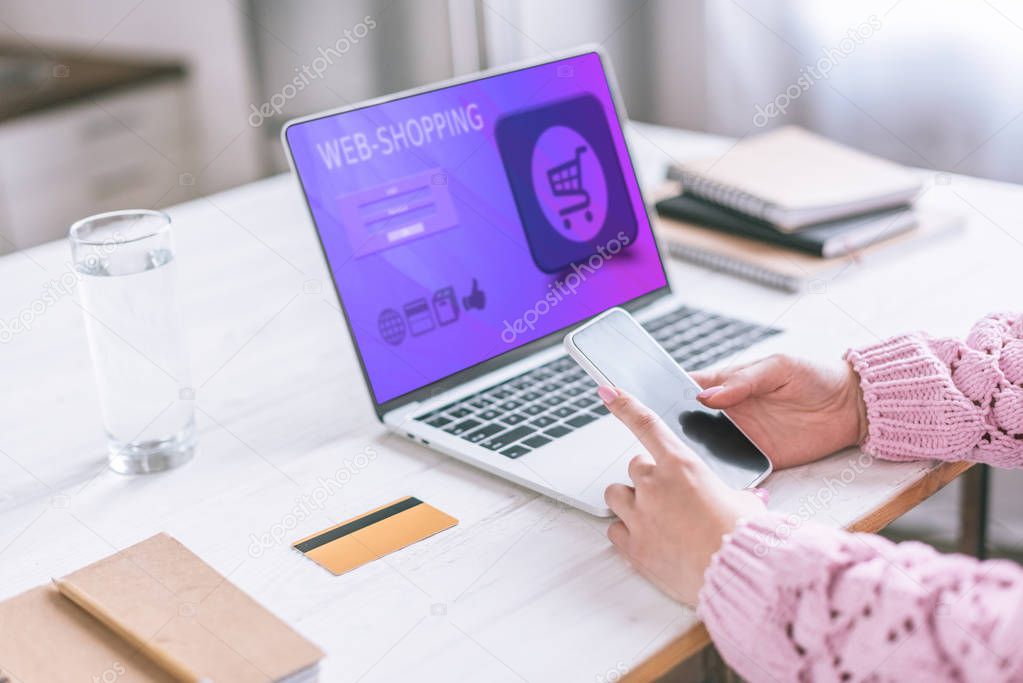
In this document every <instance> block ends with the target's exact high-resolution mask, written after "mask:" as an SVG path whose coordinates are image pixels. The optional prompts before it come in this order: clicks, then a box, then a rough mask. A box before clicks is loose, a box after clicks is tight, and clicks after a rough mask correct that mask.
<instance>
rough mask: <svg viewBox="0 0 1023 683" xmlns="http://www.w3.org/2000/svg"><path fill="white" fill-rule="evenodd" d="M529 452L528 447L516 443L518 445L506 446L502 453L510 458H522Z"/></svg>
mask: <svg viewBox="0 0 1023 683" xmlns="http://www.w3.org/2000/svg"><path fill="white" fill-rule="evenodd" d="M528 452H529V449H528V448H526V447H525V446H520V445H518V444H516V445H514V446H512V447H511V448H506V449H504V450H503V451H501V455H503V456H506V457H509V458H521V457H522V456H523V455H525V454H526V453H528Z"/></svg>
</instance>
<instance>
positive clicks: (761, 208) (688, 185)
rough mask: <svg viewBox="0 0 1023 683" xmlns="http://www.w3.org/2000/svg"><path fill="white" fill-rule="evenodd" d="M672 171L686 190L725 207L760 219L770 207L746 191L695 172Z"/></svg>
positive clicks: (764, 216) (764, 217)
mask: <svg viewBox="0 0 1023 683" xmlns="http://www.w3.org/2000/svg"><path fill="white" fill-rule="evenodd" d="M674 171H675V178H674V180H677V181H679V182H680V183H681V184H682V188H683V189H684V190H685V191H686V192H689V193H691V194H694V195H696V196H698V197H701V198H702V199H706V200H707V201H709V202H713V203H715V204H718V205H720V206H723V207H725V208H726V209H731V210H732V211H738V212H740V213H744V214H746V215H747V216H752V217H754V218H759V219H761V220H767V212H768V209H769V207H770V204H769V203H768V202H765V201H764V200H762V199H758V198H757V197H754V196H753V195H751V194H749V193H748V192H743V191H742V190H739V189H736V188H734V187H731V186H729V185H725V184H723V183H719V182H715V181H713V180H708V179H707V178H704V177H702V176H699V175H696V174H695V173H690V172H688V171H683V170H681V169H674Z"/></svg>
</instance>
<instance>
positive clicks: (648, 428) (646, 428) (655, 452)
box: [597, 386, 684, 461]
mask: <svg viewBox="0 0 1023 683" xmlns="http://www.w3.org/2000/svg"><path fill="white" fill-rule="evenodd" d="M597 394H598V395H599V396H600V398H601V400H602V401H604V405H606V406H607V408H608V410H610V411H611V414H612V415H614V416H615V417H617V418H618V419H619V420H621V421H622V424H624V425H625V426H626V427H628V428H629V431H631V432H632V433H633V434H635V435H636V438H637V439H639V442H640V443H641V444H643V446H644V447H645V448H646V449H647V451H649V453H650V455H652V456H653V458H654V461H658V460H661V459H663V458H672V457H679V456H680V455H681V454H682V453H683V450H684V449H682V448H680V446H681V445H682V442H681V441H679V440H678V437H677V436H675V434H674V433H673V432H672V431H671V430H670V429H668V425H666V424H664V421H663V420H662V419H661V418H660V417H658V415H657V413H655V412H654V411H652V410H650V409H649V408H647V407H646V406H645V405H643V404H642V403H640V402H639V401H637V400H636V399H635V398H634V397H632V396H631V395H629V394H627V393H625V392H624V391H622V390H621V389H616V388H612V387H606V386H601V387H598V388H597Z"/></svg>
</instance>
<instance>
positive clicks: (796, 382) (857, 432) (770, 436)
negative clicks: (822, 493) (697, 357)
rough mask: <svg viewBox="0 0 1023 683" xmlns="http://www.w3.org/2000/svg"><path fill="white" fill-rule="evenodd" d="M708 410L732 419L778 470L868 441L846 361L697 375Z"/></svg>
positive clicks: (766, 362) (761, 363) (783, 359)
mask: <svg viewBox="0 0 1023 683" xmlns="http://www.w3.org/2000/svg"><path fill="white" fill-rule="evenodd" d="M693 379H695V380H696V381H697V382H699V383H700V386H702V387H703V388H704V390H703V392H701V393H700V395H699V396H698V398H699V400H700V402H701V403H703V404H704V405H706V406H707V407H708V408H718V409H722V410H725V411H726V412H727V413H728V416H729V417H730V418H732V420H733V421H734V422H735V423H736V424H737V425H739V428H740V429H742V430H743V431H744V432H746V435H747V436H749V437H750V438H751V439H753V441H754V442H756V444H757V445H758V446H760V447H761V448H762V449H763V450H764V452H765V453H766V454H767V457H769V458H770V459H771V462H772V463H773V464H774V466H775V468H777V469H781V468H784V467H791V466H793V465H801V464H803V463H807V462H812V461H814V460H818V459H820V458H822V457H824V456H825V455H828V454H830V453H834V452H835V451H839V450H841V449H843V448H846V447H848V446H853V445H856V444H858V443H861V442H862V441H863V439H864V438H866V436H867V417H866V408H865V407H864V403H863V394H862V392H861V390H860V382H859V376H858V375H857V374H856V372H855V371H853V369H852V367H851V366H850V365H849V364H848V363H846V362H845V361H836V362H834V363H830V364H827V365H822V364H815V363H811V362H809V361H806V360H802V359H799V358H792V357H790V356H769V357H767V358H764V359H761V360H758V361H756V362H754V363H749V364H747V365H742V366H738V367H735V368H726V369H724V370H717V371H715V370H702V371H698V372H694V373H693Z"/></svg>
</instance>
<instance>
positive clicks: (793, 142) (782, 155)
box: [669, 126, 920, 232]
mask: <svg viewBox="0 0 1023 683" xmlns="http://www.w3.org/2000/svg"><path fill="white" fill-rule="evenodd" d="M669 177H671V178H672V179H674V180H678V181H680V182H681V183H682V186H683V188H684V190H685V192H687V193H690V194H694V195H696V196H699V197H702V198H703V199H706V200H708V201H711V202H715V203H717V204H720V205H722V206H724V207H726V208H729V209H732V210H733V211H738V212H740V213H743V214H745V215H747V216H752V217H754V218H758V219H760V220H763V221H767V222H768V223H771V224H772V225H774V227H775V228H777V229H778V230H780V231H782V232H791V231H794V230H798V229H800V228H803V227H805V226H807V225H812V224H814V223H823V222H825V221H831V220H835V219H838V218H842V217H846V216H853V215H856V214H861V213H867V212H870V211H879V210H881V209H886V208H889V207H894V206H899V205H900V204H906V203H908V202H910V200H912V198H913V197H914V196H915V195H916V194H917V193H918V192H919V191H920V180H919V179H918V177H917V176H916V175H915V174H914V173H913V172H912V171H910V170H908V169H906V168H903V167H902V166H899V165H898V164H895V163H892V162H890V161H887V160H885V159H881V158H879V157H875V156H872V155H870V154H866V153H864V152H860V151H859V150H855V149H852V148H851V147H846V146H845V145H842V144H839V143H837V142H834V141H832V140H828V139H826V138H823V137H820V136H819V135H815V134H813V133H811V132H809V131H807V130H804V129H802V128H799V127H798V126H784V127H782V128H776V129H774V130H771V131H768V132H766V133H761V134H759V135H755V136H751V137H748V138H743V139H742V140H740V141H739V142H737V143H736V144H735V145H733V146H732V147H731V148H730V149H728V150H726V151H725V152H724V153H723V154H721V155H718V156H715V157H708V158H704V159H699V160H696V161H690V162H685V163H683V164H680V165H679V166H676V167H673V168H672V169H671V170H670V171H669Z"/></svg>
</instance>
